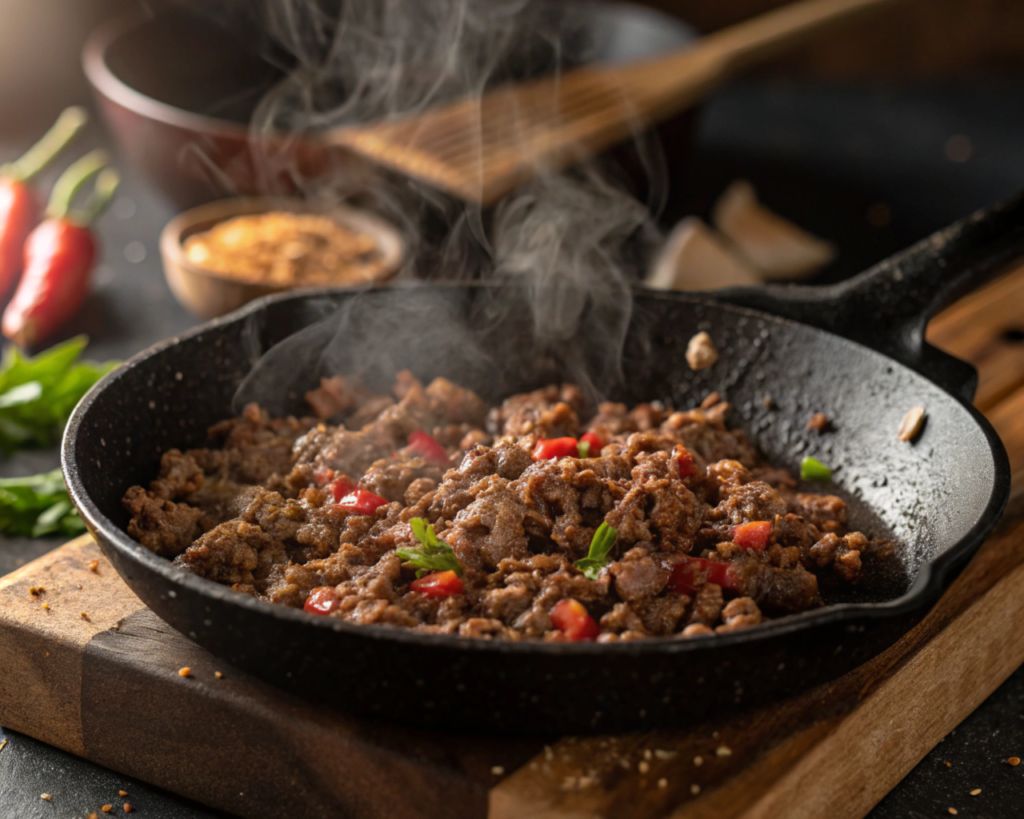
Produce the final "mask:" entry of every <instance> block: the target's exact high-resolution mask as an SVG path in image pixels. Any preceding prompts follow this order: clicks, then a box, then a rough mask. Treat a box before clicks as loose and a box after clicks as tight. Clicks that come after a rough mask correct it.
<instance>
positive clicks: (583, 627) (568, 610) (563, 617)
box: [551, 597, 601, 643]
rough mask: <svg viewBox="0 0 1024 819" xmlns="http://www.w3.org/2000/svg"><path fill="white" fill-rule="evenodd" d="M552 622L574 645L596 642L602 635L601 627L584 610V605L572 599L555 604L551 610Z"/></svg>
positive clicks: (567, 598)
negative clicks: (598, 636)
mask: <svg viewBox="0 0 1024 819" xmlns="http://www.w3.org/2000/svg"><path fill="white" fill-rule="evenodd" d="M551 622H552V624H553V625H554V627H555V628H557V629H558V630H559V631H561V632H562V633H563V634H565V636H566V637H568V638H569V639H570V640H571V641H572V642H574V643H579V642H583V641H593V640H596V639H597V635H599V634H600V633H601V627H600V626H598V624H597V623H596V622H594V618H593V617H591V616H590V614H589V613H588V612H587V610H586V609H585V608H583V604H582V603H580V602H579V601H578V600H575V599H573V598H572V597H566V598H565V599H564V600H559V601H558V602H557V603H555V607H554V608H553V609H551Z"/></svg>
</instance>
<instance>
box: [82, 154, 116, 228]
mask: <svg viewBox="0 0 1024 819" xmlns="http://www.w3.org/2000/svg"><path fill="white" fill-rule="evenodd" d="M120 184H121V174H119V173H118V172H117V171H115V170H114V169H113V168H104V169H103V170H102V171H100V175H99V176H97V177H96V186H95V187H94V188H93V194H92V196H91V197H90V198H89V202H88V204H87V205H86V206H85V207H84V208H83V209H82V210H78V211H75V213H74V216H73V220H74V222H75V224H76V225H81V226H82V227H88V226H89V225H90V224H92V222H93V220H94V219H95V218H96V217H97V216H99V215H100V214H101V213H103V211H104V209H105V208H106V207H107V205H109V204H110V200H111V199H113V198H114V193H115V192H116V191H117V186H118V185H120Z"/></svg>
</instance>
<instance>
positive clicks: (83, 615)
mask: <svg viewBox="0 0 1024 819" xmlns="http://www.w3.org/2000/svg"><path fill="white" fill-rule="evenodd" d="M82 619H83V620H85V621H86V622H88V621H89V615H88V614H86V613H85V612H84V611H83V612H82Z"/></svg>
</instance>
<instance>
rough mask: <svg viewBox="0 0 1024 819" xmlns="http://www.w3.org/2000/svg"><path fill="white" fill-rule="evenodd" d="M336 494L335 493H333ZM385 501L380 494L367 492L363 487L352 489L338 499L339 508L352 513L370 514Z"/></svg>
mask: <svg viewBox="0 0 1024 819" xmlns="http://www.w3.org/2000/svg"><path fill="white" fill-rule="evenodd" d="M335 496H337V493H335ZM385 503H387V501H386V500H385V499H384V498H382V497H381V496H380V495H374V494H373V492H367V491H366V490H365V489H353V490H352V491H351V492H349V493H348V494H347V495H345V497H343V498H341V499H339V500H338V502H337V505H338V508H339V509H342V510H343V511H345V512H349V513H350V514H353V515H372V514H373V513H374V512H375V511H376V510H377V509H378V508H379V507H381V506H383V505H384V504H385Z"/></svg>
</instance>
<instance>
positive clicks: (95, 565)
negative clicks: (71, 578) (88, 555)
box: [85, 560, 100, 574]
mask: <svg viewBox="0 0 1024 819" xmlns="http://www.w3.org/2000/svg"><path fill="white" fill-rule="evenodd" d="M85 565H86V566H87V567H88V568H89V571H90V572H92V573H93V574H99V568H100V562H99V561H98V560H90V561H89V562H88V563H86V564H85Z"/></svg>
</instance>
